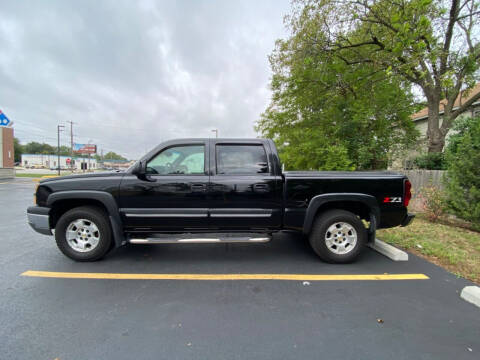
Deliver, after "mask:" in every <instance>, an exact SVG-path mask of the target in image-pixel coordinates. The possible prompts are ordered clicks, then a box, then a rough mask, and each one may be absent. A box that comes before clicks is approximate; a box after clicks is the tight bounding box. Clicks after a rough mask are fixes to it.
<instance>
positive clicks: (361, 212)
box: [303, 193, 380, 241]
mask: <svg viewBox="0 0 480 360" xmlns="http://www.w3.org/2000/svg"><path fill="white" fill-rule="evenodd" d="M333 209H340V210H347V211H350V212H352V213H354V214H356V215H358V216H359V217H360V218H362V219H365V220H369V221H370V228H369V240H370V241H371V240H372V239H374V238H375V230H376V225H377V224H378V223H379V221H380V208H379V206H378V202H377V199H376V198H375V197H374V196H372V195H368V194H361V193H332V194H324V195H317V196H315V197H313V198H312V200H311V201H310V203H309V205H308V208H307V211H306V214H305V219H304V223H303V233H304V234H309V233H310V231H311V229H312V226H313V222H314V220H315V218H316V217H317V216H318V215H319V214H321V213H324V212H325V211H328V210H333Z"/></svg>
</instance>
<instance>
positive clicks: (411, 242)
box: [377, 215, 480, 284]
mask: <svg viewBox="0 0 480 360" xmlns="http://www.w3.org/2000/svg"><path fill="white" fill-rule="evenodd" d="M377 236H378V238H379V239H381V240H383V241H385V242H387V243H389V244H392V245H394V246H397V247H400V248H403V249H405V250H408V251H410V252H413V253H415V254H417V255H419V256H421V257H423V258H426V259H427V260H429V261H431V262H433V263H435V264H437V265H440V266H443V267H444V268H446V269H447V270H449V271H450V272H452V273H454V274H456V275H458V276H461V277H464V278H466V279H469V280H472V281H473V282H476V283H477V284H480V233H478V232H475V231H472V230H468V229H464V228H460V227H456V226H453V225H447V224H439V223H432V222H429V221H428V220H427V219H426V218H424V217H422V216H421V215H420V216H417V218H415V220H414V221H413V222H412V223H411V224H410V225H409V226H407V227H404V228H402V227H398V228H392V229H384V230H379V231H378V232H377Z"/></svg>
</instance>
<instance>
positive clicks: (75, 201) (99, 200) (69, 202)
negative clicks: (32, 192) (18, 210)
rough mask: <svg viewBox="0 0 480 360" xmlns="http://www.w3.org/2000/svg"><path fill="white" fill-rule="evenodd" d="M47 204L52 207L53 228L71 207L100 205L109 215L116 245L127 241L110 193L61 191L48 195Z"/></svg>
mask: <svg viewBox="0 0 480 360" xmlns="http://www.w3.org/2000/svg"><path fill="white" fill-rule="evenodd" d="M46 205H47V207H49V208H50V209H51V210H50V226H51V227H52V228H54V227H55V225H56V223H57V221H58V219H59V218H60V217H61V216H62V215H63V214H64V213H65V212H66V211H68V210H70V209H73V208H76V207H79V206H95V207H99V208H101V209H102V210H104V211H105V212H106V213H107V215H108V218H109V221H110V226H111V228H112V235H113V239H114V243H115V246H116V247H118V246H121V245H123V244H124V243H125V236H124V234H123V229H122V220H121V218H120V214H119V211H118V206H117V203H116V201H115V199H114V197H113V196H112V194H110V193H107V192H103V191H93V190H77V191H59V192H55V193H52V194H50V195H49V196H48V198H47V203H46Z"/></svg>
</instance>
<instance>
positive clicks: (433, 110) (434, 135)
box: [427, 96, 445, 153]
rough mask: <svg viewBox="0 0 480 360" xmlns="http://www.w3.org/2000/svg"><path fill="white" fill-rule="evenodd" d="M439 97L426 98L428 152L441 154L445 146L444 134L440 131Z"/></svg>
mask: <svg viewBox="0 0 480 360" xmlns="http://www.w3.org/2000/svg"><path fill="white" fill-rule="evenodd" d="M439 112H440V97H439V96H432V97H429V98H428V129H427V140H428V152H429V153H436V152H442V150H443V147H444V146H445V134H443V132H442V130H441V129H440V114H439Z"/></svg>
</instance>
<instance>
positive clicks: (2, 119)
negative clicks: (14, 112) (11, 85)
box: [0, 110, 11, 127]
mask: <svg viewBox="0 0 480 360" xmlns="http://www.w3.org/2000/svg"><path fill="white" fill-rule="evenodd" d="M10 123H11V121H10V119H9V118H7V115H5V114H4V113H3V112H2V110H0V126H4V127H5V126H8V125H9V124H10Z"/></svg>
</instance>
